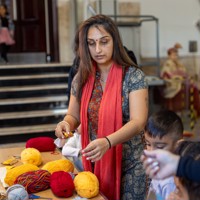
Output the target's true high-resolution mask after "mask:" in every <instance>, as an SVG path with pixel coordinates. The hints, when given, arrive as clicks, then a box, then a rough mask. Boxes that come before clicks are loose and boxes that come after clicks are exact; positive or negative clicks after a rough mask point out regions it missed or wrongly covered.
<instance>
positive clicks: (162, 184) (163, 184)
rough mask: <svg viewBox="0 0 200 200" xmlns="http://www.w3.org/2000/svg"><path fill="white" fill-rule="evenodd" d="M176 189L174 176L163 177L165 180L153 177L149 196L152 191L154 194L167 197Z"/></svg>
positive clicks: (163, 197)
mask: <svg viewBox="0 0 200 200" xmlns="http://www.w3.org/2000/svg"><path fill="white" fill-rule="evenodd" d="M175 189H176V185H175V183H174V177H173V176H171V177H169V178H166V179H163V180H156V179H152V181H151V184H150V188H149V193H148V196H149V195H150V193H152V192H153V193H154V194H156V195H159V196H160V197H162V199H166V198H167V197H168V196H169V194H170V193H171V192H174V191H175ZM147 199H148V198H147Z"/></svg>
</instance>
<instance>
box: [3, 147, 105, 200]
mask: <svg viewBox="0 0 200 200" xmlns="http://www.w3.org/2000/svg"><path fill="white" fill-rule="evenodd" d="M24 149H25V147H15V148H6V149H0V167H3V166H4V165H2V164H1V163H2V162H3V161H5V160H7V159H9V158H10V157H11V156H20V154H21V152H22V151H23V150H24ZM41 154H42V161H43V163H42V165H41V166H39V167H42V166H43V165H44V164H45V163H47V162H49V161H53V160H58V159H66V158H65V157H64V156H62V154H61V153H60V151H59V150H56V151H55V152H54V153H52V152H41ZM20 164H22V162H21V161H20V159H19V161H18V162H17V163H16V164H15V165H16V166H17V165H20ZM77 172H78V171H77V170H76V169H75V170H74V173H77ZM0 190H1V191H5V188H3V186H2V183H1V182H0ZM36 195H39V196H41V197H45V198H47V197H48V198H52V200H62V199H65V200H74V199H75V197H78V195H77V194H76V193H75V192H74V195H73V196H72V197H70V198H58V197H56V196H55V195H54V194H53V193H52V191H51V189H48V190H45V191H41V192H38V193H36ZM91 200H107V198H106V197H105V196H104V195H103V194H101V193H100V194H99V195H98V196H96V197H94V198H91Z"/></svg>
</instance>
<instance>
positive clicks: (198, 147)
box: [175, 140, 200, 200]
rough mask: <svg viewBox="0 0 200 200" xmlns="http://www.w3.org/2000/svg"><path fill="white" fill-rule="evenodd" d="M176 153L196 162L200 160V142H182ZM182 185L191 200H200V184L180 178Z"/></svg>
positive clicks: (179, 143)
mask: <svg viewBox="0 0 200 200" xmlns="http://www.w3.org/2000/svg"><path fill="white" fill-rule="evenodd" d="M175 153H176V154H178V155H180V156H191V157H193V158H194V159H195V160H200V142H195V141H184V140H183V141H180V142H178V144H177V148H176V150H175ZM179 180H180V182H181V183H182V185H183V186H184V187H185V188H186V189H187V192H188V195H189V199H191V200H193V199H195V200H200V183H197V182H194V181H191V180H189V179H187V178H184V177H183V178H179Z"/></svg>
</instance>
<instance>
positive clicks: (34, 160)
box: [21, 148, 42, 166]
mask: <svg viewBox="0 0 200 200" xmlns="http://www.w3.org/2000/svg"><path fill="white" fill-rule="evenodd" d="M21 161H22V162H23V163H24V164H26V163H29V164H33V165H36V166H39V165H40V164H41V163H42V155H41V153H40V152H39V151H38V150H37V149H35V148H26V149H24V150H23V151H22V152H21Z"/></svg>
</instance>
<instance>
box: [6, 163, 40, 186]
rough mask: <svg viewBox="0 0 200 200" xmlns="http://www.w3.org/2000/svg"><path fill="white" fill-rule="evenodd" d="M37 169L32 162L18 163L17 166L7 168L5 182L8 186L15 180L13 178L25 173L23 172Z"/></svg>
mask: <svg viewBox="0 0 200 200" xmlns="http://www.w3.org/2000/svg"><path fill="white" fill-rule="evenodd" d="M36 170H39V168H38V167H37V166H35V165H32V164H23V165H19V166H17V167H14V168H11V169H7V173H6V177H5V179H4V181H5V183H6V184H8V185H9V186H11V185H13V184H14V182H15V179H16V178H17V177H18V176H19V175H21V174H23V173H25V172H31V171H36Z"/></svg>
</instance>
